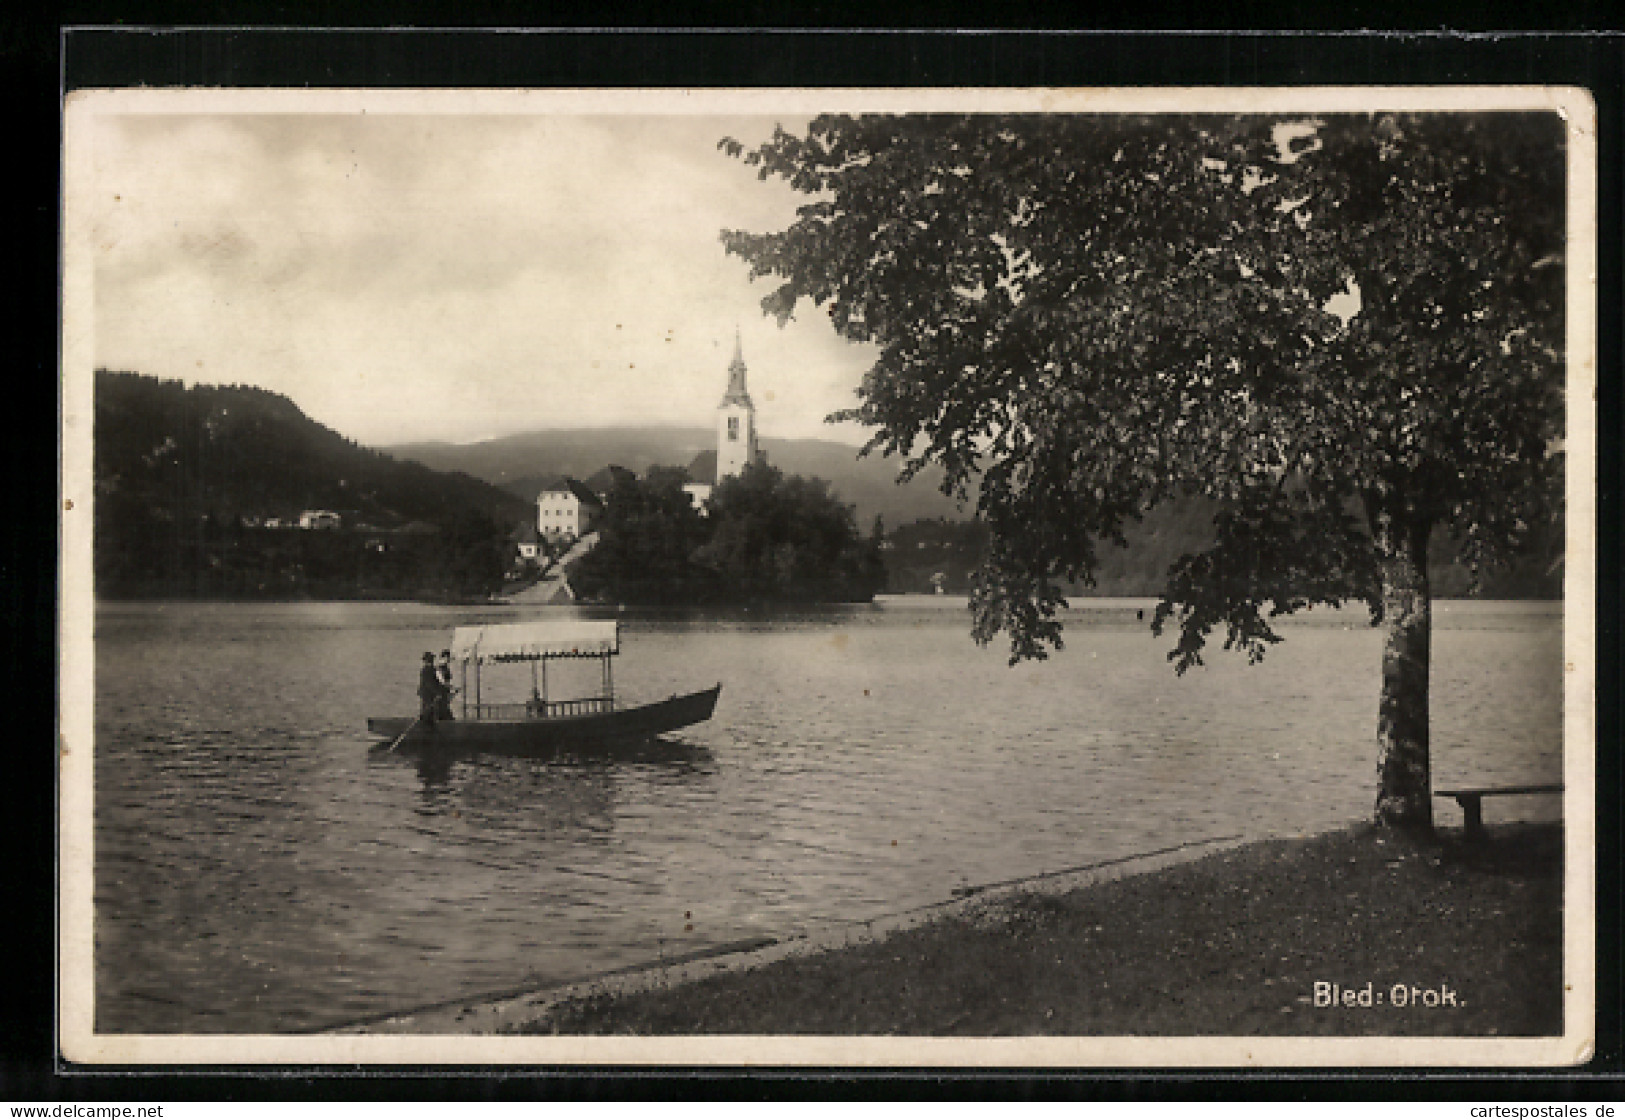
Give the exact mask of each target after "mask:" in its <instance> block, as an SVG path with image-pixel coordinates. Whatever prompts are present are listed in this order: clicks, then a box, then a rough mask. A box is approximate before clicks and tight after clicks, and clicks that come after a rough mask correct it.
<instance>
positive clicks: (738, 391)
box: [722, 330, 756, 409]
mask: <svg viewBox="0 0 1625 1120" xmlns="http://www.w3.org/2000/svg"><path fill="white" fill-rule="evenodd" d="M722 404H723V405H730V404H737V405H743V406H744V407H745V408H751V409H753V408H755V407H756V406H755V405H754V404H752V403H751V401H750V393H749V392H747V391H746V389H745V354H744V350H743V348H742V347H741V345H740V342H739V332H738V331H737V330H736V331H734V358H733V361H731V362H729V363H728V391H727V392H726V393H724V394H722Z"/></svg>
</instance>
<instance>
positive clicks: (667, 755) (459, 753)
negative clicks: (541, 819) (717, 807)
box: [367, 736, 716, 827]
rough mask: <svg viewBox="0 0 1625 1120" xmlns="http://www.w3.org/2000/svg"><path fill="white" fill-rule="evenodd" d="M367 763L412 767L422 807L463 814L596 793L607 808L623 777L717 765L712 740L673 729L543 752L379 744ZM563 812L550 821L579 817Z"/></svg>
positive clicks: (704, 771)
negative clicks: (706, 742)
mask: <svg viewBox="0 0 1625 1120" xmlns="http://www.w3.org/2000/svg"><path fill="white" fill-rule="evenodd" d="M367 764H368V765H369V766H377V767H401V766H411V767H413V768H414V769H415V770H416V771H417V777H418V781H419V782H420V783H421V786H422V789H421V794H422V804H421V805H420V809H419V811H420V812H428V813H430V814H431V815H433V814H438V813H440V812H452V811H461V812H463V813H465V814H466V813H467V812H469V811H470V809H475V810H477V811H479V812H482V813H483V812H494V813H502V812H516V811H519V812H525V813H530V814H534V813H536V812H538V811H540V812H544V813H545V812H547V810H548V809H549V807H561V808H562V807H568V806H571V805H579V806H582V807H584V808H586V807H587V806H589V805H590V803H592V802H593V801H594V800H601V801H602V803H603V808H604V809H606V810H607V808H608V804H609V802H610V800H612V797H613V791H614V787H615V786H616V785H617V784H618V783H619V782H620V781H622V780H627V779H635V780H637V781H638V782H640V783H642V784H644V785H652V786H684V785H691V784H693V783H696V782H703V781H706V780H708V779H710V778H711V777H713V776H714V774H715V770H716V766H715V759H714V757H713V755H712V752H711V749H710V748H709V747H706V746H702V745H700V744H697V743H689V742H685V741H683V740H681V739H678V738H676V737H674V736H658V737H655V738H645V739H633V740H624V741H620V742H615V743H596V744H593V745H592V747H591V749H590V750H586V749H580V750H569V749H560V750H559V751H557V752H555V753H554V754H552V755H551V756H550V757H547V758H533V757H525V756H515V755H503V754H490V753H485V752H482V751H479V750H477V749H474V748H469V749H467V750H446V749H439V750H433V751H406V750H395V751H392V750H390V749H389V748H388V746H387V745H380V746H376V747H373V748H372V749H371V750H370V751H368V752H367ZM595 791H597V792H596V793H595ZM599 795H601V796H599ZM564 815H565V816H566V817H569V818H572V819H571V820H568V821H565V820H561V821H558V822H555V823H557V824H558V825H559V826H561V827H568V826H569V825H571V824H579V823H581V822H580V821H577V820H574V819H573V818H574V817H575V816H576V814H574V813H571V812H569V811H568V810H567V811H566V812H565V813H564ZM582 815H584V816H588V817H590V816H592V815H593V811H592V809H590V808H586V811H585V812H584V814H582Z"/></svg>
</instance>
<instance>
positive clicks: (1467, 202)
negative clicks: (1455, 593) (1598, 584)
mask: <svg viewBox="0 0 1625 1120" xmlns="http://www.w3.org/2000/svg"><path fill="white" fill-rule="evenodd" d="M1562 144H1563V134H1562V128H1561V122H1560V121H1559V120H1558V118H1557V117H1556V116H1555V114H1536V113H1530V114H1432V115H1401V114H1378V115H1366V114H1362V115H1347V116H1344V115H1337V116H1321V117H1315V118H1281V117H1263V116H1243V117H1221V116H1179V117H1136V116H1107V115H1058V114H1057V115H1042V116H999V115H975V116H971V115H955V116H905V117H887V116H863V117H849V116H823V117H819V118H817V119H816V120H814V121H813V122H812V123H811V124H810V126H809V127H808V130H807V134H806V135H805V136H797V135H793V134H790V133H787V132H785V131H783V130H778V131H776V132H775V134H774V136H773V137H772V139H771V140H769V141H768V142H767V143H765V144H763V145H762V146H761V147H759V148H757V149H754V150H750V151H746V150H744V149H743V148H742V147H741V146H740V145H738V144H737V143H735V142H733V141H724V142H723V145H722V146H723V147H724V148H725V149H726V150H728V151H729V152H730V153H731V154H733V155H736V156H741V157H742V158H743V159H744V160H745V161H746V162H747V163H749V164H751V165H753V166H755V167H757V168H758V169H759V174H760V175H761V176H762V177H763V178H766V177H769V176H776V177H779V178H782V179H783V180H785V181H786V182H787V183H788V184H789V185H790V186H791V187H793V188H794V189H796V190H798V191H801V192H803V193H805V194H807V195H808V196H809V201H808V202H807V203H806V204H805V205H803V206H802V207H801V208H800V210H799V211H798V217H797V219H796V221H795V222H794V223H793V224H792V225H791V226H790V227H789V228H788V229H785V230H782V231H778V232H770V233H762V234H758V233H746V232H740V231H725V232H724V234H723V241H724V244H725V246H726V248H727V249H728V250H729V251H730V252H732V253H735V254H737V255H739V256H740V257H742V258H744V259H745V260H746V261H748V262H749V264H750V270H751V275H752V277H753V278H755V277H763V276H772V277H776V278H778V280H779V284H778V285H777V287H776V288H775V289H774V291H773V292H772V293H771V294H770V295H768V297H767V298H766V299H764V301H763V306H764V308H765V309H766V310H767V311H768V312H770V313H772V314H774V315H776V316H778V317H779V318H780V320H781V321H782V320H784V319H785V318H787V317H788V316H790V315H791V314H792V313H793V311H794V309H795V307H796V306H797V304H798V302H799V301H801V300H802V299H808V300H811V301H813V302H814V303H816V304H819V305H822V306H825V307H826V308H827V310H828V314H829V316H830V318H831V321H832V323H833V324H834V326H835V328H836V330H837V331H839V332H840V333H841V334H842V335H844V336H845V337H847V338H849V339H852V340H854V341H861V342H867V343H872V344H874V345H875V346H877V347H878V348H879V357H878V359H877V361H876V362H875V364H874V366H873V368H871V369H870V370H869V372H868V373H867V374H866V376H865V378H864V380H863V384H862V386H861V388H860V389H859V398H860V399H859V404H858V406H857V407H856V408H854V409H852V410H850V411H849V412H846V413H843V414H842V416H843V417H846V418H852V419H856V420H858V421H861V422H863V423H866V424H869V425H872V426H873V427H874V429H875V435H874V437H873V439H872V440H871V442H870V444H869V448H868V449H869V450H879V451H882V452H885V453H889V454H896V455H899V456H901V457H903V458H904V459H905V460H906V463H907V464H908V465H909V466H910V467H911V468H914V469H918V468H920V467H921V466H923V465H925V464H927V463H939V464H941V465H942V466H943V467H944V468H945V470H946V482H945V487H946V488H947V489H949V490H950V491H952V492H955V493H958V494H960V495H968V494H969V493H970V491H971V490H972V489H974V492H975V495H974V496H975V499H976V504H977V509H978V512H979V515H980V516H981V517H982V518H983V519H985V520H986V522H987V524H988V526H989V529H990V530H991V540H990V544H989V550H988V556H987V561H986V563H985V564H984V565H983V567H982V568H981V570H980V572H979V574H978V577H977V583H976V588H975V593H974V595H973V607H974V609H975V626H974V632H975V635H976V637H977V638H978V639H979V640H982V641H987V640H990V639H991V638H992V637H994V636H995V635H996V634H998V633H999V632H1001V631H1003V632H1005V633H1007V634H1008V636H1009V639H1010V642H1011V660H1012V662H1015V661H1017V660H1019V659H1022V658H1035V657H1043V656H1045V654H1046V651H1047V649H1048V648H1051V647H1059V646H1060V644H1061V633H1060V626H1059V623H1058V621H1057V618H1056V610H1057V608H1058V607H1059V606H1061V605H1062V604H1063V598H1062V592H1061V584H1062V582H1063V581H1079V582H1082V583H1083V584H1085V585H1088V584H1089V583H1090V582H1091V581H1092V577H1093V573H1094V571H1095V570H1096V568H1097V566H1098V564H1099V552H1098V549H1099V548H1100V546H1101V544H1102V543H1117V544H1121V543H1122V541H1123V531H1124V528H1125V526H1127V525H1129V524H1130V523H1132V522H1133V521H1135V520H1136V519H1137V518H1139V517H1141V516H1142V515H1143V514H1144V513H1145V512H1146V511H1147V510H1149V509H1150V508H1152V507H1154V506H1156V505H1158V504H1159V503H1162V502H1165V501H1168V500H1169V499H1172V498H1176V497H1180V496H1189V497H1199V498H1202V499H1205V500H1208V501H1211V502H1213V503H1215V508H1216V510H1217V512H1216V515H1215V517H1214V521H1213V533H1212V543H1211V546H1210V547H1209V548H1207V549H1206V550H1205V551H1202V552H1199V553H1194V554H1191V555H1187V556H1185V557H1183V558H1182V559H1181V560H1180V561H1179V562H1177V563H1176V564H1175V566H1174V568H1173V570H1172V571H1171V572H1170V578H1169V583H1168V587H1167V590H1166V592H1165V595H1164V598H1163V601H1162V603H1161V604H1160V606H1159V608H1158V611H1157V615H1156V620H1155V621H1156V625H1157V627H1158V628H1159V631H1160V627H1161V626H1162V625H1163V624H1164V623H1165V622H1167V621H1169V620H1170V619H1177V621H1178V624H1179V630H1180V634H1179V639H1178V643H1177V645H1176V647H1175V649H1174V650H1173V652H1172V653H1171V654H1170V657H1171V659H1172V660H1173V661H1174V663H1175V666H1176V668H1178V669H1179V670H1180V671H1181V672H1182V671H1184V670H1185V669H1186V668H1188V667H1189V666H1192V665H1195V664H1199V663H1200V662H1201V658H1202V652H1203V649H1204V647H1205V644H1206V641H1207V639H1208V637H1209V635H1210V634H1211V633H1213V632H1214V631H1215V630H1222V631H1223V633H1224V635H1225V644H1226V645H1227V646H1229V647H1233V648H1236V649H1239V650H1241V651H1243V652H1244V653H1245V654H1246V655H1247V656H1248V657H1250V658H1251V659H1254V660H1256V659H1258V658H1259V657H1261V656H1262V655H1263V653H1264V651H1265V649H1266V648H1267V646H1268V645H1269V644H1271V643H1273V642H1275V641H1277V640H1279V638H1278V635H1277V634H1276V633H1275V632H1274V630H1273V629H1272V627H1271V625H1270V619H1271V618H1272V617H1275V616H1278V615H1281V614H1288V613H1291V612H1293V611H1297V610H1300V609H1302V608H1304V607H1306V606H1309V605H1313V604H1320V603H1341V602H1345V601H1348V600H1351V599H1352V600H1358V601H1363V602H1365V603H1367V604H1368V605H1369V606H1370V608H1371V611H1372V613H1373V617H1374V619H1382V618H1384V617H1385V616H1392V615H1393V614H1394V611H1395V610H1396V609H1397V608H1396V604H1400V603H1401V602H1402V601H1403V602H1404V603H1412V604H1414V603H1422V604H1425V602H1426V599H1427V594H1426V575H1425V570H1426V542H1427V539H1428V537H1429V534H1430V532H1431V529H1432V527H1433V526H1434V525H1436V524H1448V525H1449V527H1450V529H1451V531H1452V532H1453V533H1455V534H1456V535H1457V536H1458V537H1459V539H1460V541H1461V542H1462V548H1463V551H1464V553H1465V555H1466V556H1467V557H1468V559H1469V561H1470V562H1471V563H1472V564H1473V565H1474V566H1475V567H1482V566H1483V565H1485V564H1487V563H1490V562H1492V561H1495V560H1497V559H1500V558H1503V557H1506V556H1508V555H1510V554H1512V553H1515V552H1516V551H1517V549H1518V548H1519V547H1520V545H1521V544H1522V543H1523V541H1524V538H1525V536H1526V535H1527V534H1528V532H1529V530H1530V527H1531V525H1532V524H1533V523H1534V522H1535V521H1536V520H1537V519H1538V518H1540V517H1543V516H1550V510H1551V509H1552V508H1553V504H1554V495H1555V494H1556V489H1555V480H1556V479H1557V478H1558V476H1559V474H1560V467H1561V459H1560V455H1558V454H1555V453H1554V451H1555V449H1556V448H1557V446H1558V442H1557V441H1558V440H1559V439H1560V437H1561V434H1562V424H1561V421H1562V404H1563V401H1562V386H1563V376H1562V368H1563V367H1562V360H1561V351H1562V345H1563V310H1562V297H1563V283H1564V279H1563V269H1562V258H1561V254H1562V248H1563V217H1564V214H1563V194H1562V192H1563V174H1562V173H1563V160H1562ZM1401 593H1403V594H1401ZM1403 613H1404V614H1405V617H1406V619H1407V620H1408V621H1407V625H1411V624H1413V623H1416V624H1423V623H1425V610H1424V611H1423V614H1422V616H1417V615H1416V613H1415V611H1413V610H1411V609H1410V608H1409V607H1407V608H1405V611H1404V612H1403ZM1388 621H1389V622H1390V623H1393V621H1394V619H1393V618H1392V617H1389V619H1388ZM1424 629H1425V627H1424ZM1396 648H1397V647H1396ZM1407 650H1408V652H1407V651H1406V650H1401V651H1400V652H1399V653H1396V654H1395V656H1396V657H1400V658H1401V659H1402V660H1404V659H1407V658H1408V659H1409V661H1408V664H1409V665H1410V669H1409V670H1408V671H1409V672H1410V674H1411V676H1414V675H1415V668H1416V658H1417V657H1420V658H1421V666H1422V674H1423V678H1424V682H1425V675H1426V643H1425V641H1423V642H1422V643H1421V644H1420V645H1419V646H1418V645H1416V644H1415V643H1412V644H1411V645H1410V646H1408V647H1407ZM1386 672H1387V670H1386V669H1385V673H1386ZM1396 672H1397V670H1396ZM1423 697H1424V700H1423V711H1424V725H1425V683H1424V686H1423ZM1384 718H1386V716H1385V717H1384ZM1424 745H1425V741H1424ZM1411 800H1412V802H1413V804H1412V806H1411V807H1412V809H1415V805H1414V801H1415V797H1414V791H1413V795H1412V798H1411Z"/></svg>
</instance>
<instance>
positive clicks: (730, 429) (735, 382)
mask: <svg viewBox="0 0 1625 1120" xmlns="http://www.w3.org/2000/svg"><path fill="white" fill-rule="evenodd" d="M756 459H757V450H756V406H755V405H754V404H752V403H751V400H750V393H749V392H747V391H746V389H745V358H744V355H743V354H742V353H741V351H740V345H739V333H738V332H737V331H735V332H734V357H733V361H732V362H730V363H728V391H727V392H726V393H724V394H723V395H722V403H721V404H719V405H717V481H718V482H721V481H722V480H723V479H724V478H727V477H728V476H729V475H736V474H739V473H740V472H741V471H743V470H744V469H745V464H746V463H754V462H755V461H756Z"/></svg>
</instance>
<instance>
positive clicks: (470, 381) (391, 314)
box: [86, 112, 873, 446]
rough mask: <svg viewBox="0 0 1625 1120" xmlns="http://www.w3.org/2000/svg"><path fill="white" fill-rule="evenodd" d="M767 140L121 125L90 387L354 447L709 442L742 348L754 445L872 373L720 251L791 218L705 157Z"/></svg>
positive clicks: (568, 129)
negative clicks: (318, 433) (707, 433)
mask: <svg viewBox="0 0 1625 1120" xmlns="http://www.w3.org/2000/svg"><path fill="white" fill-rule="evenodd" d="M780 120H782V123H783V124H784V125H785V127H787V128H791V129H795V128H797V127H799V126H802V125H804V123H805V121H804V119H798V118H774V117H722V116H705V117H697V116H651V115H637V116H634V115H575V116H563V115H556V114H550V113H534V114H514V113H503V114H461V115H459V114H455V113H447V114H441V115H428V114H417V115H401V114H380V113H376V112H371V113H364V112H343V113H339V112H334V113H327V114H310V113H270V112H235V113H212V114H197V115H178V114H171V113H166V114H139V113H115V114H106V115H102V116H99V117H97V118H96V120H95V125H94V127H95V132H94V135H93V139H92V143H93V151H94V166H95V171H94V183H95V187H94V189H93V191H92V197H91V199H90V202H89V204H88V206H87V208H86V213H87V217H88V220H89V223H90V225H91V227H92V229H93V233H94V244H95V276H94V286H95V287H94V291H95V295H94V308H95V311H94V314H95V320H94V322H95V329H94V342H93V347H94V352H95V364H96V365H97V366H98V367H102V368H107V369H117V370H127V371H133V372H137V373H143V374H150V375H154V376H158V377H164V378H178V379H181V380H183V381H186V382H188V383H199V382H201V383H210V384H248V385H256V386H260V387H263V388H266V389H270V390H273V391H276V392H279V393H283V394H285V395H287V396H288V397H290V398H291V399H292V400H293V401H294V403H296V404H297V405H299V406H300V408H302V409H303V410H304V411H305V413H306V414H307V415H309V416H311V417H312V418H313V419H315V420H318V421H320V422H321V423H323V424H326V425H328V426H329V427H331V428H333V429H335V430H337V431H339V432H341V433H342V434H344V435H346V436H349V437H350V438H352V439H355V440H357V441H358V442H360V443H363V444H366V445H369V446H388V445H391V444H397V443H403V442H409V441H418V440H448V441H453V442H468V441H474V440H480V439H487V438H491V437H494V436H500V435H504V434H509V433H513V432H521V431H528V430H534V429H537V428H558V427H567V428H580V427H604V426H609V425H622V424H627V425H669V426H690V425H698V426H706V427H709V426H711V425H712V424H713V423H714V422H715V415H716V406H717V404H718V403H719V401H720V400H721V397H722V394H723V391H724V389H725V388H726V386H727V366H728V362H729V359H730V358H731V356H732V353H733V345H734V335H735V331H736V330H737V331H738V332H739V336H740V340H741V343H742V346H743V352H744V356H745V361H746V365H747V367H748V368H749V382H750V389H751V394H752V396H753V398H754V399H755V403H756V407H757V425H758V430H759V431H760V432H761V433H762V434H763V435H764V436H767V437H780V438H804V437H818V438H826V439H839V440H842V441H844V442H848V443H854V444H857V443H861V442H863V440H864V438H865V433H864V431H863V430H862V429H861V428H858V427H856V426H855V425H841V426H834V425H829V424H826V423H824V422H823V418H824V417H825V416H826V415H827V414H828V413H830V412H831V411H834V410H835V409H839V408H844V407H848V406H850V405H852V404H854V403H855V397H854V396H853V391H854V389H855V388H856V387H857V385H858V383H859V381H860V380H861V378H862V375H863V372H864V370H865V369H867V368H868V366H869V365H870V364H871V362H872V361H873V351H872V350H871V349H870V348H869V347H867V346H859V345H854V344H851V343H848V342H846V341H845V340H843V339H841V338H840V337H839V336H837V335H836V334H835V332H834V330H833V329H832V327H831V326H830V323H829V320H828V317H827V315H826V314H825V312H824V311H823V310H822V309H819V308H815V307H813V306H812V305H810V304H806V303H803V304H802V305H801V307H800V308H798V311H797V317H796V319H794V320H793V321H792V322H791V323H790V324H789V325H787V326H786V327H785V328H783V329H781V328H780V327H779V326H778V325H777V323H776V322H775V321H774V320H773V319H771V318H768V317H766V316H764V315H763V314H762V311H761V307H760V301H761V298H762V297H763V296H764V295H766V294H767V293H768V291H769V290H771V285H772V281H771V280H766V279H764V280H759V281H757V282H755V283H751V282H750V280H749V276H748V269H747V266H746V264H745V262H744V261H742V260H740V259H738V258H735V257H730V256H728V255H726V254H725V253H724V252H723V250H722V245H721V242H720V240H719V236H718V235H719V233H720V231H721V230H722V229H724V228H731V229H744V230H748V231H750V232H767V231H772V230H779V229H783V228H785V227H786V226H787V225H789V223H790V222H791V221H793V220H794V217H795V208H796V206H797V205H799V204H800V203H802V202H804V201H806V199H805V197H804V196H798V195H796V194H795V192H793V191H791V190H790V188H789V187H787V186H785V185H784V184H783V183H782V182H780V181H778V180H773V181H769V182H766V183H763V182H761V181H759V180H758V179H757V177H756V172H755V169H753V168H750V167H747V166H746V165H745V164H744V163H743V162H742V161H740V160H737V159H732V158H729V157H727V156H725V155H724V154H722V153H721V152H719V151H718V150H717V147H716V144H717V141H718V140H719V139H721V138H722V137H724V136H733V137H736V138H737V139H739V140H741V141H743V142H745V143H746V145H747V146H750V145H752V144H754V143H759V142H760V141H762V140H764V139H766V138H767V137H768V136H769V135H770V134H771V132H772V129H773V126H774V124H775V123H776V121H780Z"/></svg>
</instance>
